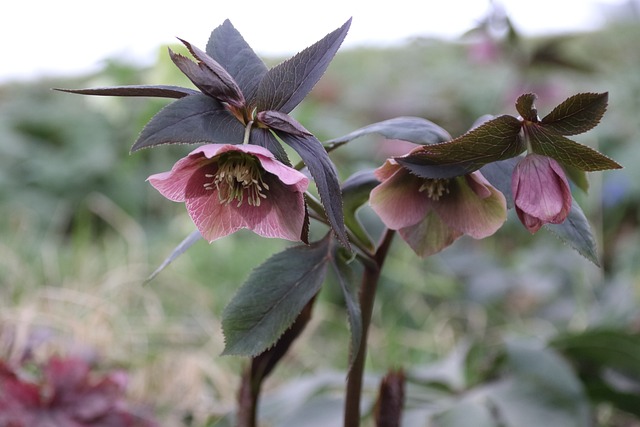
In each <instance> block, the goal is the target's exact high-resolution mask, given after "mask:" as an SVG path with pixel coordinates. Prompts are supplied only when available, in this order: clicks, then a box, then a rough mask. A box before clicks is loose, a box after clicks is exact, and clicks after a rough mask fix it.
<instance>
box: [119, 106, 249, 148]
mask: <svg viewBox="0 0 640 427" xmlns="http://www.w3.org/2000/svg"><path fill="white" fill-rule="evenodd" d="M243 135H244V126H242V124H241V123H240V122H239V121H238V120H237V119H236V118H235V117H233V115H231V114H230V113H229V112H228V111H227V110H226V109H225V108H224V106H222V104H220V103H219V102H218V101H216V100H215V99H213V98H211V97H209V96H206V95H202V94H197V95H191V96H188V97H186V98H181V99H178V100H177V101H174V102H172V103H171V104H169V105H167V106H166V107H164V108H163V109H162V110H160V112H158V114H156V115H155V116H153V118H152V119H151V120H150V121H149V123H147V125H146V126H145V127H144V129H143V130H142V132H141V133H140V136H139V137H138V140H137V141H136V142H135V144H133V147H132V148H131V151H132V152H133V151H137V150H140V149H142V148H147V147H153V146H156V145H161V144H195V143H221V144H239V143H241V142H242V138H243Z"/></svg>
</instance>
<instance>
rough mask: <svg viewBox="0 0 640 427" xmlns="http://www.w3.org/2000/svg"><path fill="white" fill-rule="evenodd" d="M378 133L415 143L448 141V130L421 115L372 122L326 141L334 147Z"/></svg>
mask: <svg viewBox="0 0 640 427" xmlns="http://www.w3.org/2000/svg"><path fill="white" fill-rule="evenodd" d="M373 133H375V134H379V135H382V136H384V137H385V138H387V139H402V140H404V141H409V142H413V143H415V144H437V143H440V142H445V141H450V140H451V135H449V132H447V131H446V130H444V129H443V128H441V127H440V126H438V125H437V124H435V123H433V122H431V121H429V120H427V119H423V118H421V117H395V118H393V119H389V120H383V121H381V122H377V123H372V124H370V125H368V126H365V127H362V128H360V129H357V130H355V131H353V132H350V133H348V134H346V135H343V136H341V137H339V138H334V139H332V140H329V141H327V143H328V144H329V147H331V148H336V147H337V146H339V145H342V144H346V143H347V142H349V141H352V140H354V139H356V138H360V137H362V136H366V135H370V134H373Z"/></svg>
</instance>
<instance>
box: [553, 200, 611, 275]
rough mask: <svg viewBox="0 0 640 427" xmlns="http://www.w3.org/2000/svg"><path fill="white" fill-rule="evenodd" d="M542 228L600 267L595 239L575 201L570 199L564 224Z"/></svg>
mask: <svg viewBox="0 0 640 427" xmlns="http://www.w3.org/2000/svg"><path fill="white" fill-rule="evenodd" d="M544 227H545V228H546V229H547V230H549V231H551V232H552V233H553V234H555V235H556V236H558V238H560V240H562V241H563V242H565V243H567V244H568V245H569V246H571V247H572V248H573V249H575V250H576V251H578V253H579V254H580V255H582V256H583V257H585V258H586V259H588V260H589V261H591V262H592V263H594V264H595V265H597V266H600V261H599V260H598V249H597V247H596V241H595V238H594V237H593V234H592V233H591V227H590V226H589V221H588V220H587V218H586V217H585V215H584V212H582V209H581V208H580V206H579V205H578V203H577V202H576V201H575V199H573V198H572V200H571V211H570V212H569V216H568V217H567V219H565V220H564V222H562V223H561V224H545V226H544Z"/></svg>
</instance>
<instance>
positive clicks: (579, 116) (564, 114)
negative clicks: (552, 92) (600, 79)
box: [542, 92, 609, 136]
mask: <svg viewBox="0 0 640 427" xmlns="http://www.w3.org/2000/svg"><path fill="white" fill-rule="evenodd" d="M608 99H609V94H608V92H604V93H579V94H577V95H574V96H572V97H570V98H568V99H566V100H565V101H563V102H562V103H561V104H560V105H558V106H557V107H556V108H554V109H553V110H552V111H551V112H550V113H549V114H547V115H546V116H545V117H544V118H543V119H542V123H543V124H544V126H545V129H548V130H551V131H553V132H557V133H559V134H560V135H566V136H571V135H577V134H580V133H584V132H587V131H588V130H590V129H592V128H594V127H595V126H596V125H597V124H598V123H600V119H602V116H603V115H604V113H605V111H606V110H607V103H608Z"/></svg>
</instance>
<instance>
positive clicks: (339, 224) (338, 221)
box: [276, 131, 350, 248]
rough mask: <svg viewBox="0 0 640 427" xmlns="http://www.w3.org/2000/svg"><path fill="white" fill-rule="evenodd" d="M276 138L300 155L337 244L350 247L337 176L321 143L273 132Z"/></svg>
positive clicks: (309, 136) (306, 137)
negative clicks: (316, 189)
mask: <svg viewBox="0 0 640 427" xmlns="http://www.w3.org/2000/svg"><path fill="white" fill-rule="evenodd" d="M276 135H278V137H279V138H280V139H282V140H283V141H284V142H285V143H286V144H287V145H289V146H290V147H291V148H293V149H294V150H295V151H296V152H297V153H298V154H299V155H300V158H301V159H302V161H303V162H304V164H305V166H306V167H307V168H308V169H309V173H311V176H312V177H313V180H314V181H315V183H316V187H317V188H318V194H319V195H320V200H321V201H322V205H323V207H324V210H325V213H326V214H327V219H328V220H329V223H330V224H331V228H332V229H333V231H334V232H335V234H336V236H337V237H338V240H339V241H340V243H342V245H344V246H345V247H346V248H349V247H350V245H349V239H348V237H347V231H346V229H345V226H344V215H343V211H342V194H341V191H340V183H339V182H338V173H337V171H336V169H335V166H334V164H333V162H332V161H331V159H330V158H329V155H328V154H327V152H326V151H325V149H324V147H323V146H322V143H320V141H318V139H317V138H316V137H314V136H312V135H308V136H298V135H292V134H290V133H285V132H278V131H276Z"/></svg>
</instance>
